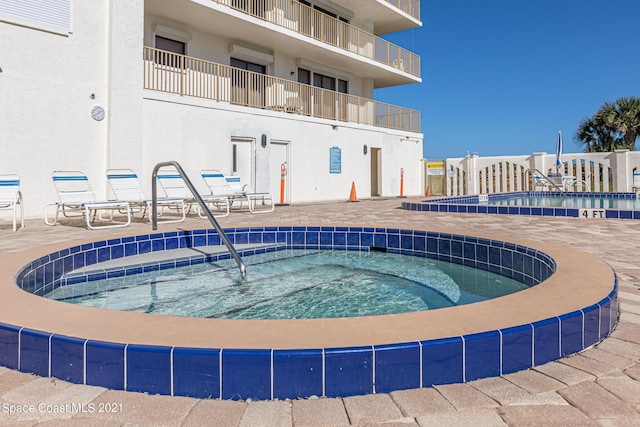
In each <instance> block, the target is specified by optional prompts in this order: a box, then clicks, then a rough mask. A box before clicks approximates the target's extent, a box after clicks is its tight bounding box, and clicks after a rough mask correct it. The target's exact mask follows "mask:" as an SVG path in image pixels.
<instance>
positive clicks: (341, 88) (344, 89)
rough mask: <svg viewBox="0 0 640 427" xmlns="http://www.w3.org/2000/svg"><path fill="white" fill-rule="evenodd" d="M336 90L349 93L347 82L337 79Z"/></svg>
mask: <svg viewBox="0 0 640 427" xmlns="http://www.w3.org/2000/svg"><path fill="white" fill-rule="evenodd" d="M338 92H340V93H349V82H347V81H346V80H340V79H338Z"/></svg>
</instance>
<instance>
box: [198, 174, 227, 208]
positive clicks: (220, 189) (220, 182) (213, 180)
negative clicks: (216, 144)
mask: <svg viewBox="0 0 640 427" xmlns="http://www.w3.org/2000/svg"><path fill="white" fill-rule="evenodd" d="M200 176H202V179H204V182H205V183H206V184H207V186H208V187H209V191H210V192H211V195H213V196H219V197H225V198H226V199H227V201H228V203H229V206H232V205H233V201H234V197H235V192H234V191H233V189H232V188H231V187H230V186H229V184H227V180H226V179H225V178H224V174H223V173H222V172H220V171H218V170H215V169H203V170H201V171H200Z"/></svg>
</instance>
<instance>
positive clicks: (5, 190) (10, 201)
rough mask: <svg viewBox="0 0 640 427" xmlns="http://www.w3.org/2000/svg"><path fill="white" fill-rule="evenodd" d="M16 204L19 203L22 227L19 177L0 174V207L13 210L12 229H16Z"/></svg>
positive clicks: (22, 211)
mask: <svg viewBox="0 0 640 427" xmlns="http://www.w3.org/2000/svg"><path fill="white" fill-rule="evenodd" d="M18 205H20V226H21V227H22V228H24V205H23V204H22V193H21V192H20V177H18V175H15V174H8V173H7V174H0V209H11V210H12V211H13V231H16V217H17V214H18Z"/></svg>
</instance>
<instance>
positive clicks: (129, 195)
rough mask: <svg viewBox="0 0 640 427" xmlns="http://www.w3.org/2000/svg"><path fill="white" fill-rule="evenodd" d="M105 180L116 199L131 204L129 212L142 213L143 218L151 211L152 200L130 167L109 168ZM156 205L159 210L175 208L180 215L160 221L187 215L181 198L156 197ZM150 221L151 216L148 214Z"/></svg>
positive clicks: (181, 217) (174, 220)
mask: <svg viewBox="0 0 640 427" xmlns="http://www.w3.org/2000/svg"><path fill="white" fill-rule="evenodd" d="M107 180H108V181H109V185H110V186H111V190H113V194H114V195H115V197H116V199H117V200H125V201H127V202H129V205H130V206H131V213H132V214H134V213H139V212H140V213H142V215H141V217H140V218H144V217H145V215H146V213H147V211H149V212H151V209H152V206H151V205H152V200H151V199H150V198H148V197H147V196H146V194H145V192H144V190H143V189H142V184H141V183H140V179H139V178H138V175H137V174H136V173H135V172H134V171H132V170H131V169H109V170H108V171H107ZM156 206H157V208H158V210H159V212H162V210H164V209H165V208H166V209H171V210H176V212H178V214H179V215H180V216H179V217H178V218H177V219H168V220H164V221H162V222H164V223H173V222H181V221H184V219H185V218H186V215H187V209H186V206H185V204H184V201H183V200H182V199H168V198H159V199H156ZM149 221H151V216H149Z"/></svg>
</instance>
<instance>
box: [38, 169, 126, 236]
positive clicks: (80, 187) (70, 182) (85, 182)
mask: <svg viewBox="0 0 640 427" xmlns="http://www.w3.org/2000/svg"><path fill="white" fill-rule="evenodd" d="M52 178H53V185H54V186H55V188H56V192H57V193H58V198H59V199H60V201H58V202H54V203H47V204H46V205H44V223H45V224H47V225H56V224H57V223H58V216H59V214H60V213H61V212H62V215H64V216H65V217H79V216H81V217H84V219H85V221H86V223H87V228H89V229H90V230H95V229H99V228H116V227H126V226H128V225H129V224H131V208H130V206H129V202H127V201H124V200H110V201H98V200H97V198H96V195H95V193H94V192H93V188H92V187H91V184H90V182H89V179H88V178H87V176H86V175H85V174H84V173H82V172H79V171H54V172H53V174H52ZM50 206H55V209H56V213H55V215H54V217H53V219H50V218H49V215H48V211H49V207H50ZM105 211H106V212H108V213H109V217H108V219H107V218H103V217H102V213H103V212H105ZM114 212H119V213H123V214H125V215H126V217H127V220H126V222H118V223H115V224H111V223H112V222H114V221H113V214H114ZM96 220H99V221H107V222H108V223H107V224H105V225H94V222H95V221H96Z"/></svg>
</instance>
